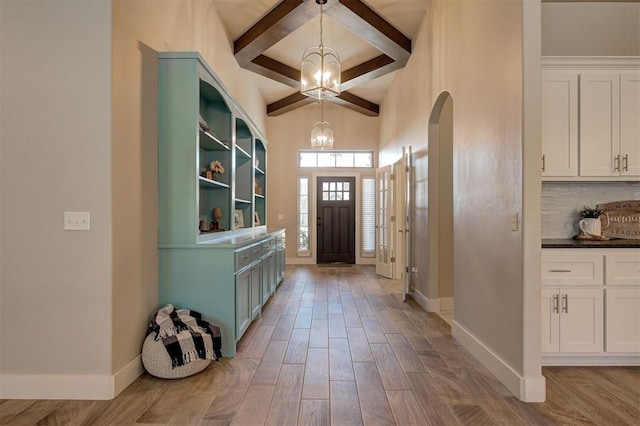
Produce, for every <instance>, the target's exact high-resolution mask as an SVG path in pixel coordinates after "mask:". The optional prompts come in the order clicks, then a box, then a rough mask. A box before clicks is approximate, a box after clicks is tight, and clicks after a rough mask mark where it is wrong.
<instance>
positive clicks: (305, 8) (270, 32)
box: [233, 0, 338, 67]
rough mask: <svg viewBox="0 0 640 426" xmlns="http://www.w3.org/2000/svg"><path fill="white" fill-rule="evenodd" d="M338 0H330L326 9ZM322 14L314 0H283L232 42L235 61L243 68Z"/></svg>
mask: <svg viewBox="0 0 640 426" xmlns="http://www.w3.org/2000/svg"><path fill="white" fill-rule="evenodd" d="M337 1H338V0H329V1H328V2H327V4H326V5H325V6H324V10H325V12H326V11H327V10H328V9H329V8H330V7H331V6H333V5H334V4H335V3H337ZM319 14H320V8H319V7H318V5H317V4H316V2H315V0H284V1H281V2H280V3H278V4H277V5H276V6H275V7H274V8H273V9H271V10H270V11H269V12H268V13H267V14H266V15H265V16H263V17H262V19H260V20H259V21H258V22H256V23H255V24H254V25H253V26H252V27H251V28H249V29H248V30H247V31H245V32H244V34H242V35H241V36H240V37H238V38H237V39H236V40H235V41H234V42H233V52H234V55H235V57H236V60H237V61H238V63H239V64H240V66H242V67H244V66H245V65H246V64H248V63H249V62H251V61H253V60H254V59H255V58H256V57H258V56H259V55H261V54H262V53H264V52H265V51H267V50H269V48H271V46H273V45H274V44H276V43H278V42H279V41H280V40H282V39H283V38H285V37H286V36H288V35H289V34H291V33H292V32H294V31H295V30H297V29H298V28H300V27H301V26H302V25H304V24H305V23H307V22H308V21H309V20H310V19H312V18H314V17H316V16H318V15H319Z"/></svg>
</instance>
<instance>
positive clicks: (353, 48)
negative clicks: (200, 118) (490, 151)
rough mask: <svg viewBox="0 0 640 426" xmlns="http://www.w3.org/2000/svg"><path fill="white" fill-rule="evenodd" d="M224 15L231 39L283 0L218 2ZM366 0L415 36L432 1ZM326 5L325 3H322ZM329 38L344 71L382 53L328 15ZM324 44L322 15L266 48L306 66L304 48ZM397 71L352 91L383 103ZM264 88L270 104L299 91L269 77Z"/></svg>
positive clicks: (261, 85)
mask: <svg viewBox="0 0 640 426" xmlns="http://www.w3.org/2000/svg"><path fill="white" fill-rule="evenodd" d="M213 3H214V5H215V7H216V10H217V12H218V14H219V15H220V19H221V20H222V22H223V24H224V26H225V30H226V32H227V34H228V35H229V38H230V39H231V40H235V39H237V38H238V37H239V36H240V35H242V34H243V33H244V32H245V31H247V30H248V29H249V28H251V27H252V26H253V24H255V23H256V22H257V21H259V20H260V18H262V17H263V16H264V15H265V14H267V13H268V12H269V11H270V10H271V9H272V8H273V7H274V6H275V5H276V4H278V3H280V0H213ZM365 3H366V4H367V5H368V6H369V7H370V8H372V9H373V10H374V11H375V12H376V13H377V14H378V15H380V16H382V17H383V18H384V19H386V20H387V21H388V22H389V23H391V24H392V25H393V26H394V27H396V28H397V29H398V30H399V31H401V32H402V33H403V34H404V35H406V36H407V37H409V38H410V39H412V40H413V39H414V38H415V37H416V35H417V33H418V30H419V27H420V23H421V22H422V20H423V18H424V15H425V13H426V10H427V6H428V4H429V0H366V1H365ZM318 7H320V6H318ZM322 28H323V34H324V35H323V42H324V45H325V46H328V47H332V48H334V49H335V50H336V51H337V52H338V54H339V55H340V60H341V62H342V69H343V70H345V69H349V68H351V67H352V66H355V65H358V64H360V63H362V62H364V61H366V60H368V59H371V58H374V57H376V56H378V55H379V54H380V52H378V51H377V50H376V49H375V48H374V47H372V46H371V45H369V44H368V43H367V42H366V41H364V40H363V39H361V38H360V37H358V36H357V35H356V34H354V33H352V32H351V31H349V29H348V28H345V27H342V26H341V25H339V24H337V23H336V22H335V21H332V19H331V18H330V17H329V16H327V15H324V17H323V25H322ZM318 44H320V18H319V17H317V18H315V19H312V20H311V21H309V22H307V23H306V24H304V25H303V26H301V27H300V28H299V29H297V30H296V31H295V32H293V33H292V34H289V35H288V36H287V37H285V38H284V39H282V40H280V42H278V43H277V44H276V45H274V46H272V47H271V48H270V49H269V50H267V51H266V52H265V55H266V56H269V57H271V58H273V59H275V60H277V61H280V62H282V63H284V64H287V65H289V66H291V67H294V68H296V69H300V61H301V59H302V55H303V54H304V51H305V50H306V49H307V48H309V47H312V46H317V45H318ZM394 74H395V73H390V74H387V75H385V76H382V77H379V78H377V79H374V80H371V81H368V82H366V83H363V84H362V85H360V86H358V87H356V88H353V89H351V90H349V92H351V93H353V94H354V95H357V96H360V97H362V98H364V99H367V100H369V101H371V102H375V103H379V102H380V101H382V98H383V97H384V95H385V93H386V91H387V89H388V87H389V84H390V83H391V81H392V79H393V75H394ZM258 81H259V89H260V91H261V92H262V95H263V97H264V99H265V101H266V102H267V103H268V104H269V103H272V102H274V101H277V100H279V99H281V98H283V97H285V96H288V95H290V94H292V93H293V92H294V89H292V88H291V87H288V86H285V85H284V84H281V83H278V82H275V81H273V80H270V79H268V78H266V77H259V79H258Z"/></svg>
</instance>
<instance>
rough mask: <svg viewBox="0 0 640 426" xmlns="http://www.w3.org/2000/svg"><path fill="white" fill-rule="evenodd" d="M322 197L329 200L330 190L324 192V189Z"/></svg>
mask: <svg viewBox="0 0 640 426" xmlns="http://www.w3.org/2000/svg"><path fill="white" fill-rule="evenodd" d="M322 199H323V200H324V201H327V200H328V199H329V193H328V192H324V191H323V192H322Z"/></svg>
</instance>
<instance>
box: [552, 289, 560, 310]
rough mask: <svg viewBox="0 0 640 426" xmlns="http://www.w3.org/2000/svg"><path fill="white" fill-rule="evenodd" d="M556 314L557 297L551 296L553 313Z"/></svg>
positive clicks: (555, 295)
mask: <svg viewBox="0 0 640 426" xmlns="http://www.w3.org/2000/svg"><path fill="white" fill-rule="evenodd" d="M558 312H559V311H558V295H557V294H554V295H553V313H554V314H557V313H558Z"/></svg>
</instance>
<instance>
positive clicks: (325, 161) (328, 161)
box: [318, 152, 336, 167]
mask: <svg viewBox="0 0 640 426" xmlns="http://www.w3.org/2000/svg"><path fill="white" fill-rule="evenodd" d="M335 166H336V159H335V155H334V154H333V153H331V152H319V153H318V167H335Z"/></svg>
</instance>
